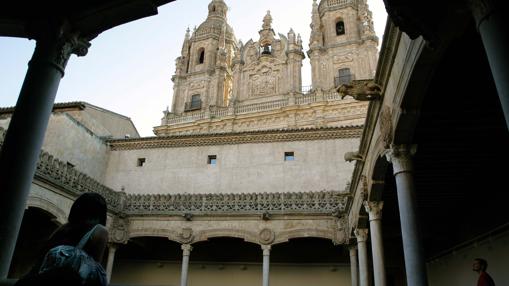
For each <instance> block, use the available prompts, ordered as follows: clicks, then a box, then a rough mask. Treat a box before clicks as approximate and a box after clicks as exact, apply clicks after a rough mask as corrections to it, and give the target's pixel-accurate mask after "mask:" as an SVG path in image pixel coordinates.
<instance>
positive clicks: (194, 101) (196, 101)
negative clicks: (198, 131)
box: [191, 94, 201, 109]
mask: <svg viewBox="0 0 509 286" xmlns="http://www.w3.org/2000/svg"><path fill="white" fill-rule="evenodd" d="M200 107H201V100H200V95H199V94H194V95H193V96H191V108H192V109H194V108H200Z"/></svg>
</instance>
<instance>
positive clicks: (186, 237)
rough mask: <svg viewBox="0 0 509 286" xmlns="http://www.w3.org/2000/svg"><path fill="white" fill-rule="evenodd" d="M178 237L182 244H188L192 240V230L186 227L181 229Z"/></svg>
mask: <svg viewBox="0 0 509 286" xmlns="http://www.w3.org/2000/svg"><path fill="white" fill-rule="evenodd" d="M178 236H179V238H180V240H181V241H182V242H183V243H190V242H191V241H193V238H194V234H193V229H192V228H188V227H186V228H183V229H182V230H181V231H180V232H179V234H178Z"/></svg>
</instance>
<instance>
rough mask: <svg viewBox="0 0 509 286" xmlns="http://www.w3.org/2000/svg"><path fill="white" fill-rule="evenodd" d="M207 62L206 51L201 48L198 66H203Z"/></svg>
mask: <svg viewBox="0 0 509 286" xmlns="http://www.w3.org/2000/svg"><path fill="white" fill-rule="evenodd" d="M204 62H205V49H204V48H201V49H199V50H198V64H203V63H204Z"/></svg>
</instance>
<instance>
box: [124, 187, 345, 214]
mask: <svg viewBox="0 0 509 286" xmlns="http://www.w3.org/2000/svg"><path fill="white" fill-rule="evenodd" d="M348 198H349V196H347V195H345V194H343V193H340V192H338V191H320V192H300V193H254V194H253V193H247V194H244V193H240V194H175V195H170V194H167V195H127V200H126V206H125V212H126V213H127V214H146V213H147V212H150V213H151V214H180V215H183V214H185V213H191V214H232V213H235V214H253V213H257V214H263V213H267V212H268V213H269V214H289V213H299V214H300V213H303V214H309V213H314V214H317V213H318V214H339V213H342V212H344V211H345V209H346V206H347V202H348Z"/></svg>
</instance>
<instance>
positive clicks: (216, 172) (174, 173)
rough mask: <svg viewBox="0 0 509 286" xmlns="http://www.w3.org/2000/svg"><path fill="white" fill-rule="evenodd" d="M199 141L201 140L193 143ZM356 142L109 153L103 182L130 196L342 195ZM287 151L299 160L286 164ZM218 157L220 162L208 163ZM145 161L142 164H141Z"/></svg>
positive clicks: (256, 144) (354, 140)
mask: <svg viewBox="0 0 509 286" xmlns="http://www.w3.org/2000/svg"><path fill="white" fill-rule="evenodd" d="M195 140H196V141H200V140H198V139H195ZM358 142H359V139H358V138H344V139H331V140H313V141H293V142H272V143H270V142H268V143H252V144H235V145H212V146H196V147H193V146H187V147H165V148H147V149H129V150H115V151H112V152H111V156H110V160H109V162H108V168H107V171H106V175H105V177H106V180H105V184H106V185H108V186H109V187H111V188H113V189H115V190H124V191H125V192H126V193H128V194H155V193H166V194H175V193H190V194H196V193H202V194H203V193H210V194H217V193H264V192H272V193H274V192H307V191H320V190H335V191H342V190H344V189H345V188H346V185H347V182H348V181H349V180H350V176H351V172H352V170H353V166H354V164H352V163H347V162H345V161H344V157H343V156H344V153H345V152H348V151H355V150H356V149H357V147H358V146H357V145H358ZM285 152H294V156H295V160H293V161H285ZM211 155H215V156H217V157H216V158H217V164H216V165H211V164H208V163H207V160H208V156H211ZM141 158H144V159H145V162H144V163H143V166H138V160H139V159H141Z"/></svg>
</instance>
